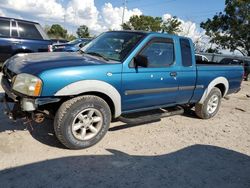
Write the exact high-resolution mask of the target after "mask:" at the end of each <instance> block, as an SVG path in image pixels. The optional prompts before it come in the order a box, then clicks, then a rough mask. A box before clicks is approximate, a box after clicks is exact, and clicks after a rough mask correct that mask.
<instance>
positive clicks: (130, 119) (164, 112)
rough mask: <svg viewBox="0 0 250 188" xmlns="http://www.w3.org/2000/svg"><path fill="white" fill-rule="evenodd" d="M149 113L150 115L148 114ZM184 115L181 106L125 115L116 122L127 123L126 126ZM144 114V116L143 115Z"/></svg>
mask: <svg viewBox="0 0 250 188" xmlns="http://www.w3.org/2000/svg"><path fill="white" fill-rule="evenodd" d="M150 112H151V113H150ZM183 113H184V109H183V108H182V107H181V106H176V107H174V108H166V109H165V108H161V109H159V110H157V112H156V110H154V111H152V110H151V111H148V112H140V113H138V112H137V113H135V114H126V115H124V116H120V117H119V118H118V120H120V121H122V122H124V123H127V124H140V123H147V122H152V121H156V120H160V119H161V118H164V117H169V116H174V115H181V114H183ZM143 114H145V115H143Z"/></svg>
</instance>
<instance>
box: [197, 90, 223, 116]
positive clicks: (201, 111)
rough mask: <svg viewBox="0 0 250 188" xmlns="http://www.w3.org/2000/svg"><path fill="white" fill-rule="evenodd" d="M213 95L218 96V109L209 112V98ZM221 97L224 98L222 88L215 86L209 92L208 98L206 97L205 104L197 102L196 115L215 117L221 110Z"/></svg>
mask: <svg viewBox="0 0 250 188" xmlns="http://www.w3.org/2000/svg"><path fill="white" fill-rule="evenodd" d="M213 96H217V97H218V105H217V107H216V109H215V110H214V111H212V112H209V110H208V105H209V100H210V99H211V98H212V97H213ZM221 98H222V94H221V91H220V89H218V88H216V87H215V88H213V89H212V90H211V91H210V93H209V94H208V96H207V98H206V99H205V101H204V102H203V104H200V103H197V104H196V105H195V113H196V115H197V116H198V117H199V118H201V119H209V118H212V117H214V116H215V115H216V114H217V112H218V111H219V108H220V104H221Z"/></svg>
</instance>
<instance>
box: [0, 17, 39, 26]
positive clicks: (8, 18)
mask: <svg viewBox="0 0 250 188" xmlns="http://www.w3.org/2000/svg"><path fill="white" fill-rule="evenodd" d="M1 18H2V19H7V20H16V21H22V22H26V23H32V24H39V23H38V22H34V21H29V20H23V19H16V18H11V17H3V16H0V19H1Z"/></svg>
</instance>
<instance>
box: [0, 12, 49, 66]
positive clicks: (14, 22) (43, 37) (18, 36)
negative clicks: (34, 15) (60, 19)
mask: <svg viewBox="0 0 250 188" xmlns="http://www.w3.org/2000/svg"><path fill="white" fill-rule="evenodd" d="M51 44H52V41H51V40H50V39H49V37H48V36H47V34H46V33H45V32H44V31H43V29H42V27H41V26H40V24H39V23H36V22H31V21H27V20H20V19H14V18H7V17H0V66H1V64H2V63H3V62H4V61H5V60H7V59H8V58H9V57H11V56H13V55H15V54H18V53H32V52H48V47H49V45H51Z"/></svg>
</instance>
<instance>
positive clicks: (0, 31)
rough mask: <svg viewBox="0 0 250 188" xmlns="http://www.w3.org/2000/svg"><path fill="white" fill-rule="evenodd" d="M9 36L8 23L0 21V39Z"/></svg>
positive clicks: (7, 21)
mask: <svg viewBox="0 0 250 188" xmlns="http://www.w3.org/2000/svg"><path fill="white" fill-rule="evenodd" d="M9 36H10V21H9V20H4V19H3V20H2V19H0V37H9Z"/></svg>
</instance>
